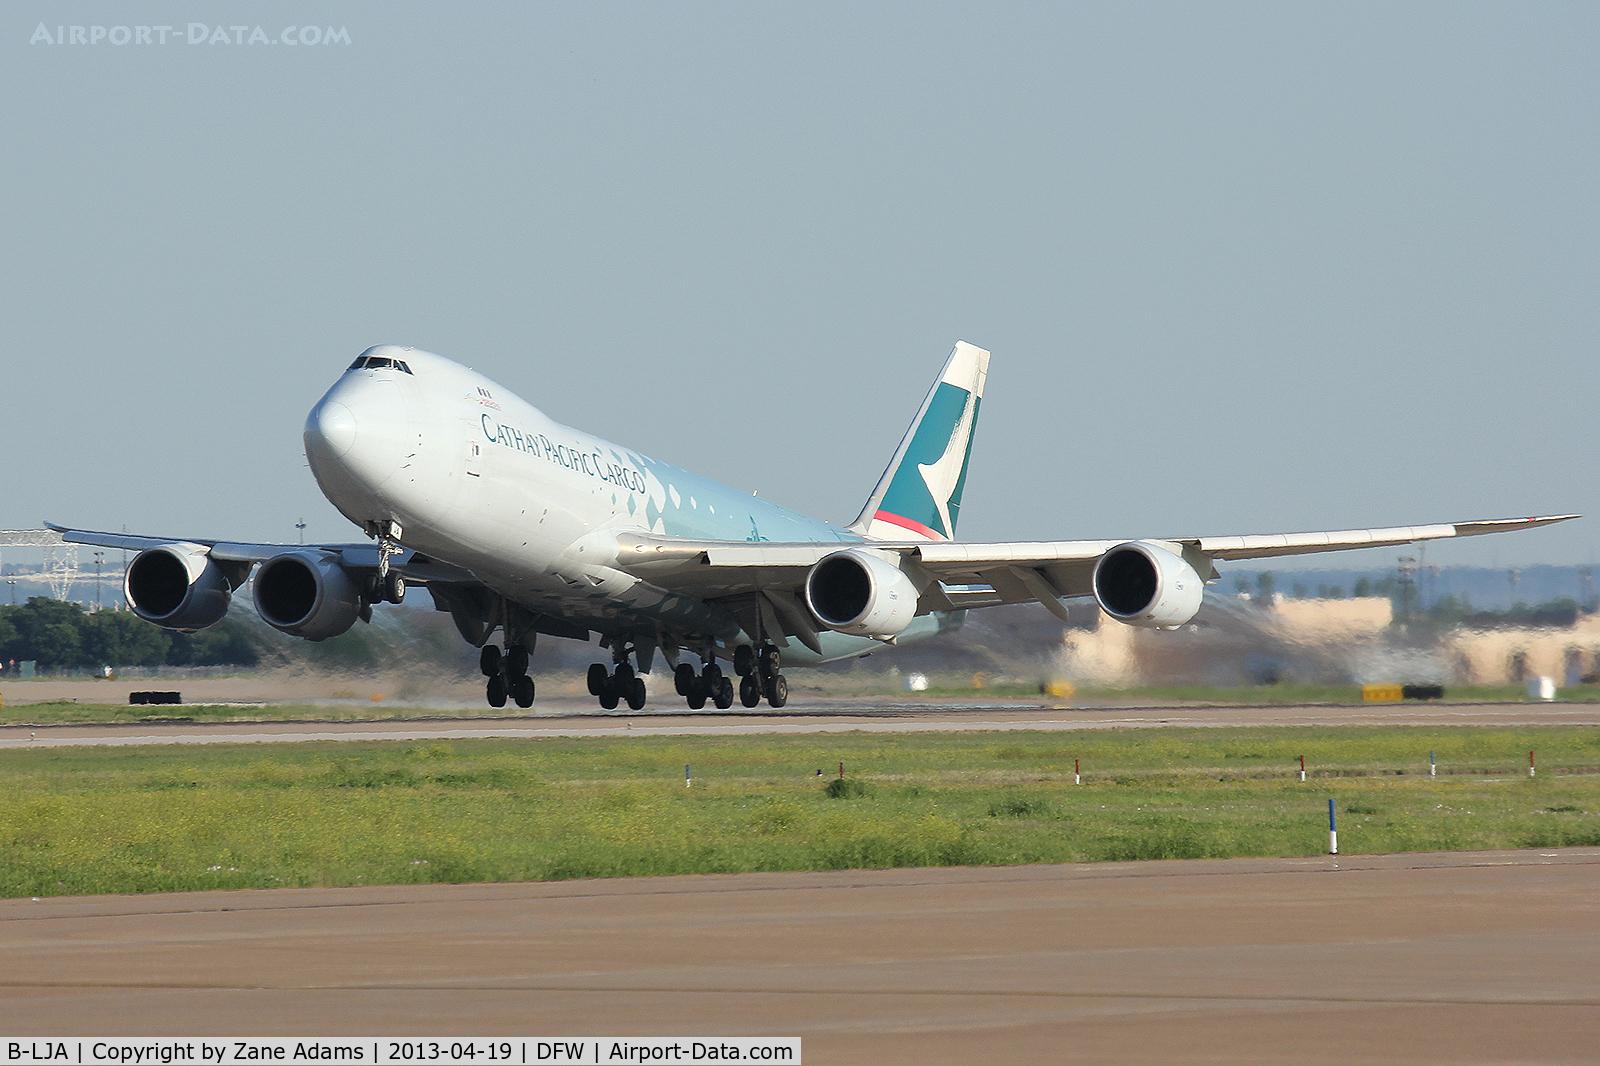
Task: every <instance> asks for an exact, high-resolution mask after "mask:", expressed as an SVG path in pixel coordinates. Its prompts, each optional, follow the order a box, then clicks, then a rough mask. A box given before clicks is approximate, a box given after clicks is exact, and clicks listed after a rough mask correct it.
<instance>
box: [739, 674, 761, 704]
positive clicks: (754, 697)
mask: <svg viewBox="0 0 1600 1066" xmlns="http://www.w3.org/2000/svg"><path fill="white" fill-rule="evenodd" d="M739 702H740V703H741V704H743V705H744V706H746V707H754V706H755V705H756V704H758V703H760V702H761V685H760V684H759V683H758V682H757V681H756V676H755V675H754V674H745V675H744V677H742V678H740V679H739Z"/></svg>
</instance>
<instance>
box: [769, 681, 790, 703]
mask: <svg viewBox="0 0 1600 1066" xmlns="http://www.w3.org/2000/svg"><path fill="white" fill-rule="evenodd" d="M788 702H789V679H788V678H786V677H784V676H783V675H782V674H773V675H772V680H771V681H768V682H767V703H768V704H769V705H771V706H773V707H782V706H783V705H784V704H785V703H788Z"/></svg>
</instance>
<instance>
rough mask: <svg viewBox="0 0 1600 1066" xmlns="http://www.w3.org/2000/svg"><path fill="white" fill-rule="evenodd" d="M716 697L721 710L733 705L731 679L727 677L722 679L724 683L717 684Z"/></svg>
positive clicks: (718, 707) (718, 708)
mask: <svg viewBox="0 0 1600 1066" xmlns="http://www.w3.org/2000/svg"><path fill="white" fill-rule="evenodd" d="M715 699H716V703H717V710H719V711H725V710H727V709H728V708H729V707H732V706H733V682H732V681H729V680H728V679H727V678H723V679H722V684H720V685H718V686H717V693H716V696H715Z"/></svg>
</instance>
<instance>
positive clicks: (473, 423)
mask: <svg viewBox="0 0 1600 1066" xmlns="http://www.w3.org/2000/svg"><path fill="white" fill-rule="evenodd" d="M463 428H464V429H465V431H466V442H465V444H466V469H467V476H468V477H482V476H483V470H482V462H483V430H482V429H480V428H479V427H478V423H477V420H476V419H471V420H468V421H467V422H466V423H465V424H464V426H463Z"/></svg>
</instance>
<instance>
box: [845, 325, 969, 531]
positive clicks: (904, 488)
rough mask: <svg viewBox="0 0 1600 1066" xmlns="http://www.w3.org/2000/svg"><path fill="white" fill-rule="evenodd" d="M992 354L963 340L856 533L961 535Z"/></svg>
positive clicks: (870, 500)
mask: <svg viewBox="0 0 1600 1066" xmlns="http://www.w3.org/2000/svg"><path fill="white" fill-rule="evenodd" d="M988 376H989V353H988V352H986V351H984V350H983V349H982V348H974V347H973V346H972V345H970V344H968V343H967V342H966V341H958V342H957V343H956V347H955V350H954V351H952V352H951V353H950V358H949V360H948V361H946V362H945V364H944V370H943V371H942V372H941V373H940V375H939V380H938V381H936V382H934V384H933V388H932V389H931V390H930V391H929V392H928V398H927V399H925V400H923V401H922V409H921V410H919V411H918V412H917V417H916V418H915V419H913V420H912V422H911V428H910V429H908V430H906V435H905V436H904V437H902V438H901V439H900V446H899V447H898V448H896V449H895V453H894V458H893V459H890V460H889V468H888V469H887V470H885V471H884V472H883V477H881V478H879V479H878V485H877V487H876V488H875V489H873V490H872V495H871V496H870V497H868V499H867V505H866V506H865V507H863V508H862V509H861V514H860V516H859V517H858V518H857V519H856V520H855V521H854V522H852V523H851V524H850V529H851V530H853V531H854V532H856V533H860V534H861V535H862V536H865V537H871V538H873V539H875V540H906V539H916V540H949V539H951V538H952V537H954V536H955V535H956V519H957V518H958V517H959V515H960V513H961V490H962V488H963V487H964V486H965V485H966V483H967V459H968V458H969V457H970V456H971V454H972V429H973V427H974V426H975V425H976V424H977V422H978V405H979V403H980V402H982V400H983V383H984V380H985V379H986V378H987V377H988Z"/></svg>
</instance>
